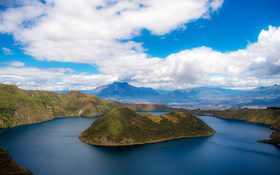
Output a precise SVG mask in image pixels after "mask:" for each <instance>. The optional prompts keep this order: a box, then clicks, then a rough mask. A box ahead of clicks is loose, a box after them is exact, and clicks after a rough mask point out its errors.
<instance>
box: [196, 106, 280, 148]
mask: <svg viewBox="0 0 280 175" xmlns="http://www.w3.org/2000/svg"><path fill="white" fill-rule="evenodd" d="M194 113H200V114H213V115H215V116H217V117H220V118H223V119H232V120H241V121H246V122H250V123H256V124H264V125H268V126H270V127H271V128H272V129H274V130H275V131H274V132H273V133H272V134H271V136H270V139H269V140H260V142H264V143H271V144H274V145H276V146H278V147H280V110H279V109H228V110H204V111H194Z"/></svg>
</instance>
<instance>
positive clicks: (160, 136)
mask: <svg viewBox="0 0 280 175" xmlns="http://www.w3.org/2000/svg"><path fill="white" fill-rule="evenodd" d="M214 133H215V131H214V130H213V129H212V128H210V127H209V126H208V125H206V124H205V123H204V122H203V121H202V120H200V119H198V118H197V117H195V116H194V115H191V114H189V113H186V112H170V113H168V114H163V115H160V116H154V115H151V114H144V115H141V114H138V113H136V112H135V111H133V110H131V109H129V108H116V109H113V110H111V111H110V112H108V113H106V114H105V115H104V116H103V117H101V118H99V119H98V120H97V121H95V122H94V123H93V124H92V125H91V126H90V127H89V128H88V129H87V130H85V131H84V132H83V133H82V134H80V137H79V138H80V140H81V141H82V142H84V143H87V144H93V145H99V146H127V145H138V144H147V143H155V142H160V141H165V140H171V139H177V138H187V137H206V136H211V135H213V134H214Z"/></svg>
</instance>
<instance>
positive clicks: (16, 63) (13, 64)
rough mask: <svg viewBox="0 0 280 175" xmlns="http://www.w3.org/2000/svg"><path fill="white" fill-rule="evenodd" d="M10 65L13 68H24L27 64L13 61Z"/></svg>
mask: <svg viewBox="0 0 280 175" xmlns="http://www.w3.org/2000/svg"><path fill="white" fill-rule="evenodd" d="M8 65H9V66H11V67H23V66H25V63H23V62H20V61H12V62H9V63H8Z"/></svg>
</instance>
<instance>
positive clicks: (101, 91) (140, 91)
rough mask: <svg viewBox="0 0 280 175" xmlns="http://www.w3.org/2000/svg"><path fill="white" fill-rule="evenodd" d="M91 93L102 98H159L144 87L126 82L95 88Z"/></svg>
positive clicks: (158, 94) (154, 91) (156, 93)
mask: <svg viewBox="0 0 280 175" xmlns="http://www.w3.org/2000/svg"><path fill="white" fill-rule="evenodd" d="M93 93H94V94H95V95H96V96H98V97H102V98H117V99H119V98H156V97H159V96H161V94H160V93H158V92H157V91H156V90H154V89H152V88H145V87H135V86H132V85H130V84H128V83H126V82H114V83H112V84H109V85H105V86H100V87H97V88H96V89H95V90H94V91H93Z"/></svg>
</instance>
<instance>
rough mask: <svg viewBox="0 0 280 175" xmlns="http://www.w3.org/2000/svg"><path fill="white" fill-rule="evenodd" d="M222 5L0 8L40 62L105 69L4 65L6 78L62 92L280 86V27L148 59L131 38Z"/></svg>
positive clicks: (6, 24) (206, 0)
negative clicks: (241, 41) (233, 45)
mask: <svg viewBox="0 0 280 175" xmlns="http://www.w3.org/2000/svg"><path fill="white" fill-rule="evenodd" d="M222 4H223V0H176V1H172V2H171V1H170V0H161V1H159V0H119V1H111V0H87V1H71V3H69V1H68V0H46V1H45V3H41V2H39V1H33V0H29V1H26V2H25V3H23V4H22V5H21V6H17V7H15V8H9V9H7V10H6V11H4V12H1V14H0V32H2V33H10V34H12V35H13V36H14V38H15V40H17V41H18V42H20V43H21V44H22V45H23V49H24V51H25V53H26V54H29V55H31V56H33V57H34V58H35V59H38V60H41V61H44V60H47V61H58V62H76V63H87V64H92V65H96V66H97V67H98V69H99V71H100V74H99V75H89V74H77V73H75V72H73V71H72V72H71V71H69V70H67V71H66V70H65V69H62V70H56V71H55V73H52V72H51V70H46V69H45V70H41V69H38V68H30V67H21V68H20V69H19V72H21V71H26V72H30V71H35V72H36V71H37V72H38V75H40V72H41V71H42V74H41V75H42V76H39V77H38V76H36V75H33V74H26V75H25V76H24V77H22V76H20V78H9V77H8V76H13V77H18V76H19V74H18V73H17V72H16V69H15V68H13V67H12V66H6V67H2V68H1V69H0V70H1V76H2V78H3V76H4V79H2V81H5V82H7V81H13V82H14V83H17V82H21V83H22V85H23V83H24V82H28V83H29V85H26V86H28V87H33V88H35V87H39V88H41V87H42V88H43V86H42V85H41V84H44V87H52V88H53V87H56V88H58V89H61V88H62V87H64V88H65V87H74V88H77V87H79V88H81V87H82V88H83V89H84V88H92V87H93V86H96V85H101V84H106V83H110V82H112V81H116V80H118V81H128V82H131V83H132V84H134V85H139V86H152V87H156V88H186V87H191V86H203V85H214V86H231V87H254V86H258V85H270V84H274V83H278V81H279V74H280V71H279V66H280V52H279V50H280V48H279V47H280V28H279V27H269V29H268V30H262V31H261V32H260V34H259V38H258V41H257V42H256V43H252V44H249V45H248V46H247V47H246V48H244V49H241V50H237V51H233V52H227V53H222V52H218V51H215V50H213V49H211V48H208V47H204V46H202V47H199V48H194V49H189V50H183V51H181V52H179V53H174V54H171V55H169V56H167V57H166V58H151V57H149V56H148V55H147V54H145V52H144V51H143V48H142V46H141V43H137V42H134V41H131V39H132V38H133V37H134V36H137V35H139V34H140V33H141V30H143V29H146V30H149V31H150V32H151V33H152V34H154V35H159V36H161V35H164V34H167V33H169V32H171V31H172V30H175V29H184V30H185V29H187V23H188V22H191V21H194V20H196V19H199V18H209V17H210V16H211V14H212V13H213V12H215V11H217V10H218V9H219V8H221V6H222ZM3 70H5V71H6V73H5V71H3ZM23 75H24V74H23ZM5 76H6V77H5ZM43 76H44V77H43ZM44 78H47V79H44ZM21 79H24V81H23V80H22V81H21ZM31 82H32V83H33V84H32V83H31Z"/></svg>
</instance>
